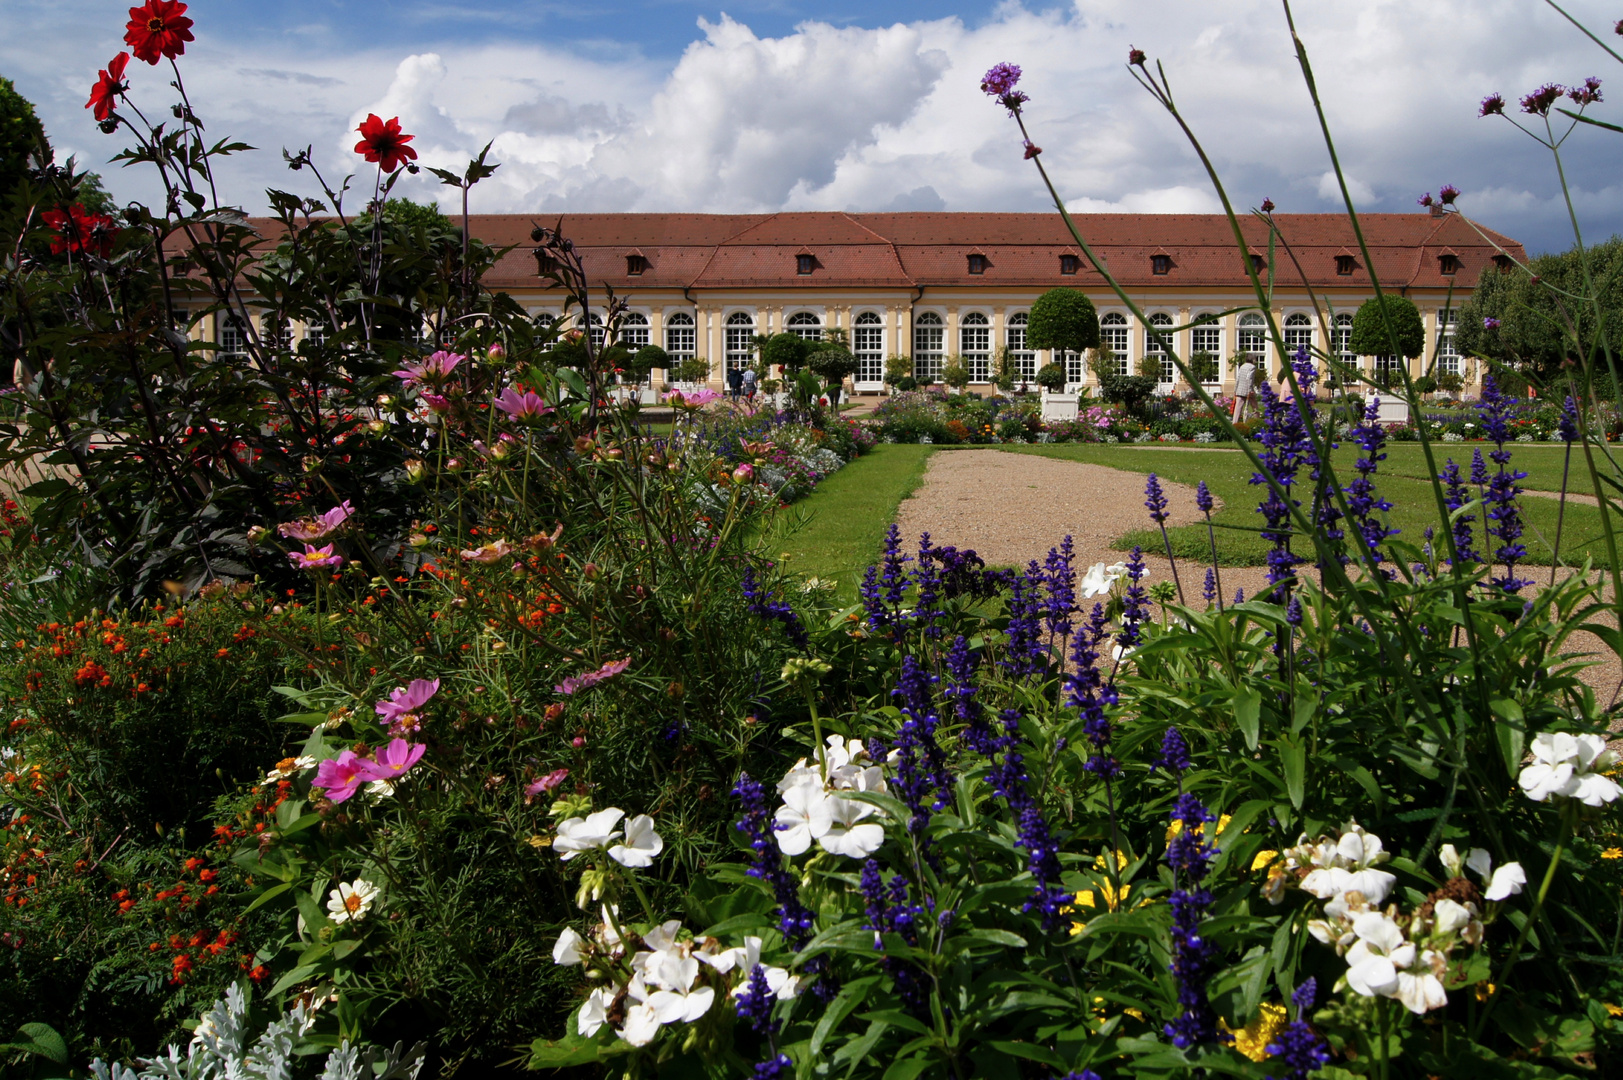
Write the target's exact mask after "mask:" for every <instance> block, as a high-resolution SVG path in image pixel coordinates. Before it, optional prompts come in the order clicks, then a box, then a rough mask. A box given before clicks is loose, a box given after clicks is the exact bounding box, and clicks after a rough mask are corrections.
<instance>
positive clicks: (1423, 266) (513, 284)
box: [254, 211, 1525, 293]
mask: <svg viewBox="0 0 1623 1080" xmlns="http://www.w3.org/2000/svg"><path fill="white" fill-rule="evenodd" d="M1075 220H1076V222H1077V226H1078V228H1079V229H1081V231H1082V234H1083V238H1084V239H1086V240H1087V241H1088V242H1089V244H1090V245H1092V246H1093V249H1094V251H1095V252H1096V253H1097V254H1098V255H1099V257H1100V258H1102V259H1103V260H1104V261H1105V264H1106V265H1107V266H1109V267H1110V269H1111V271H1112V272H1113V273H1114V274H1115V275H1116V277H1117V279H1118V280H1119V281H1120V282H1121V283H1122V284H1123V285H1125V286H1127V287H1129V288H1133V287H1155V288H1158V289H1178V288H1224V289H1244V288H1247V287H1248V281H1247V278H1246V275H1245V268H1244V264H1243V262H1242V260H1241V258H1240V257H1239V255H1238V254H1237V251H1236V248H1235V243H1234V235H1233V233H1232V231H1231V229H1230V226H1229V223H1228V221H1227V219H1225V218H1224V217H1223V216H1222V215H1219V214H1079V215H1076V216H1075ZM1274 220H1275V222H1276V223H1277V225H1278V227H1279V230H1280V234H1281V236H1282V237H1283V240H1284V242H1285V244H1288V245H1289V248H1290V251H1291V253H1293V254H1294V255H1295V257H1296V261H1297V262H1298V263H1300V265H1301V271H1300V272H1298V271H1297V269H1296V267H1295V266H1294V265H1293V264H1292V262H1291V260H1290V258H1289V257H1288V256H1287V254H1286V252H1285V250H1284V248H1283V247H1277V248H1276V251H1275V253H1274V258H1273V269H1274V273H1275V276H1276V281H1277V286H1278V287H1279V288H1281V289H1284V290H1287V291H1291V290H1295V289H1298V288H1300V286H1301V275H1302V274H1305V275H1306V277H1307V279H1308V281H1309V282H1310V283H1311V284H1312V286H1313V287H1314V288H1315V289H1322V288H1345V289H1356V290H1361V291H1367V290H1368V289H1369V287H1370V278H1369V273H1368V269H1367V267H1365V266H1364V257H1363V255H1362V254H1361V253H1360V252H1359V249H1358V241H1357V237H1356V236H1355V235H1354V233H1353V230H1352V227H1351V224H1350V223H1349V222H1348V220H1347V219H1346V217H1345V216H1343V215H1340V214H1276V215H1275V216H1274ZM1359 220H1360V223H1361V225H1362V226H1363V231H1364V239H1365V241H1366V243H1367V244H1368V246H1369V250H1370V255H1371V257H1372V259H1373V261H1374V264H1375V269H1376V271H1377V273H1378V274H1379V276H1380V280H1381V284H1382V286H1383V287H1384V288H1387V289H1394V290H1397V289H1410V288H1427V289H1446V288H1448V287H1449V286H1450V285H1453V286H1454V287H1455V288H1456V289H1457V290H1459V291H1460V292H1462V293H1465V292H1469V290H1470V289H1471V288H1472V286H1474V285H1475V283H1476V279H1477V275H1478V273H1479V272H1480V271H1481V269H1482V268H1483V267H1484V266H1486V265H1488V264H1489V263H1490V262H1491V261H1492V259H1493V257H1494V256H1495V255H1496V254H1497V253H1498V249H1497V248H1496V247H1495V246H1494V245H1495V244H1497V245H1498V246H1499V248H1502V249H1504V250H1505V251H1506V252H1508V253H1509V254H1511V255H1512V256H1514V257H1516V258H1518V259H1521V258H1525V253H1524V252H1523V250H1522V246H1521V244H1519V243H1518V242H1516V241H1515V240H1512V239H1510V238H1508V237H1505V236H1502V235H1500V234H1498V233H1495V232H1492V231H1491V230H1484V232H1485V234H1486V237H1487V238H1486V239H1484V238H1483V236H1479V235H1478V234H1477V233H1476V232H1475V231H1474V230H1473V229H1472V228H1471V226H1470V225H1468V224H1466V223H1465V222H1464V221H1463V220H1462V219H1461V218H1459V217H1458V216H1457V215H1454V214H1448V215H1444V216H1434V215H1432V214H1426V213H1415V214H1366V215H1364V216H1363V217H1362V218H1360V219H1359ZM254 224H255V225H256V226H258V227H260V228H261V229H262V230H264V231H266V232H267V234H270V233H272V232H274V231H275V229H276V223H275V222H274V221H272V220H268V219H255V220H254ZM537 224H541V225H547V226H556V227H560V228H561V230H562V232H563V235H564V236H566V237H568V238H569V239H570V240H571V241H573V242H574V244H575V246H576V248H577V249H578V250H579V251H580V253H581V255H582V258H583V260H584V262H585V266H586V271H587V274H588V276H589V277H590V279H591V280H592V281H593V282H594V283H597V282H607V283H608V284H610V285H612V286H614V288H615V289H616V290H619V291H625V290H648V289H682V288H687V289H694V290H706V289H730V290H735V289H759V288H773V289H778V288H782V289H806V290H828V289H839V288H897V289H916V288H918V287H920V286H923V287H934V286H973V287H976V288H999V287H1006V288H1016V289H1046V288H1052V287H1054V286H1059V285H1074V286H1077V287H1082V288H1087V287H1091V288H1094V289H1099V288H1103V287H1104V282H1103V279H1102V278H1101V277H1100V276H1099V274H1097V273H1096V272H1095V271H1094V270H1093V268H1092V267H1091V266H1090V265H1088V263H1087V261H1086V259H1084V260H1083V263H1082V267H1081V270H1080V272H1078V273H1076V274H1065V275H1062V274H1061V273H1060V259H1059V256H1060V255H1061V254H1065V253H1067V252H1071V253H1075V252H1078V248H1077V247H1076V245H1075V242H1074V241H1073V240H1072V239H1071V236H1070V233H1069V232H1068V231H1067V230H1066V228H1065V224H1064V222H1063V221H1061V219H1060V217H1059V215H1058V214H1054V213H1041V214H1004V213H944V212H933V211H932V212H919V213H897V214H889V213H884V214H848V213H841V212H838V211H818V212H804V213H800V212H797V213H779V214H564V215H562V216H561V217H560V216H558V215H530V214H475V215H473V218H472V231H473V234H474V235H475V236H477V237H479V238H480V239H482V240H485V241H486V242H488V243H491V244H494V245H496V246H509V245H511V246H513V248H514V250H513V251H511V252H509V253H508V255H507V256H506V257H505V258H503V259H502V260H501V261H500V262H499V263H498V264H497V266H496V267H495V268H494V269H493V271H492V272H491V273H490V274H489V275H487V277H486V284H488V285H490V286H492V287H495V288H500V289H507V290H532V289H541V288H543V287H544V285H545V283H544V282H542V281H541V280H540V279H539V278H538V277H537V276H536V268H535V260H534V258H533V257H532V255H531V253H530V252H531V248H532V246H533V244H532V242H531V240H530V230H531V229H532V228H534V227H535V226H536V225H537ZM1240 224H1241V230H1242V235H1243V236H1244V238H1245V241H1246V244H1247V246H1248V247H1249V248H1250V250H1252V251H1254V252H1257V253H1259V254H1265V253H1266V252H1267V251H1268V242H1269V237H1268V229H1267V227H1266V226H1265V225H1264V224H1263V223H1262V222H1261V221H1259V220H1257V219H1255V218H1244V219H1242V220H1241V223H1240ZM972 251H974V252H979V253H981V254H984V255H985V256H986V261H987V265H986V269H985V272H984V273H980V274H970V273H969V272H968V259H967V256H968V255H969V253H970V252H972ZM806 253H810V254H811V255H813V256H814V257H815V259H816V263H815V269H814V270H813V272H812V273H810V274H800V273H798V272H797V271H798V267H797V259H796V256H797V255H800V254H806ZM1444 253H1452V254H1454V255H1456V256H1457V257H1458V259H1459V268H1458V271H1457V273H1455V274H1454V275H1452V276H1445V275H1444V274H1442V272H1441V268H1440V263H1439V259H1438V256H1439V255H1441V254H1444ZM631 254H641V255H642V256H643V257H644V258H645V259H646V260H647V267H646V269H645V270H644V272H643V273H641V274H639V275H636V276H629V275H627V273H626V256H627V255H631ZM1153 254H1167V255H1170V256H1171V257H1172V268H1171V271H1170V272H1169V273H1167V274H1152V272H1151V259H1150V256H1151V255H1153ZM1348 254H1350V255H1352V256H1353V257H1354V259H1355V269H1354V271H1353V273H1352V274H1350V275H1339V274H1337V273H1336V256H1337V255H1348Z"/></svg>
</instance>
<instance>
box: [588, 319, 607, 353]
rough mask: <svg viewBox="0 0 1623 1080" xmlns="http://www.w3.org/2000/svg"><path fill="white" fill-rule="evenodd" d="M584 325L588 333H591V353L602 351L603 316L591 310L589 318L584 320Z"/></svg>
mask: <svg viewBox="0 0 1623 1080" xmlns="http://www.w3.org/2000/svg"><path fill="white" fill-rule="evenodd" d="M586 325H587V326H588V327H589V330H588V333H590V334H591V335H592V352H593V354H594V355H595V354H596V353H599V352H602V351H603V316H601V315H599V314H598V313H597V312H595V311H594V312H592V315H591V318H589V319H588V320H587V321H586Z"/></svg>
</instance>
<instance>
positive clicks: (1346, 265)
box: [1336, 255, 1358, 277]
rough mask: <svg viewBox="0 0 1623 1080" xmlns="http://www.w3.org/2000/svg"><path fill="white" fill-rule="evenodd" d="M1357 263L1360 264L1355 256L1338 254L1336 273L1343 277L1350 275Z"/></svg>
mask: <svg viewBox="0 0 1623 1080" xmlns="http://www.w3.org/2000/svg"><path fill="white" fill-rule="evenodd" d="M1357 265H1358V264H1357V262H1356V261H1355V260H1354V259H1353V257H1352V256H1351V255H1337V256H1336V273H1337V274H1340V275H1341V276H1342V277H1348V276H1349V275H1351V274H1352V272H1353V268H1354V267H1356V266H1357Z"/></svg>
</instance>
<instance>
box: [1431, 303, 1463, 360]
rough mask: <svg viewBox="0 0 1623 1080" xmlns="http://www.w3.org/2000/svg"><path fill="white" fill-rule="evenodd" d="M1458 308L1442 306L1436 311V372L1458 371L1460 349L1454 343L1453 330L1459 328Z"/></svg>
mask: <svg viewBox="0 0 1623 1080" xmlns="http://www.w3.org/2000/svg"><path fill="white" fill-rule="evenodd" d="M1459 321H1460V311H1459V308H1443V309H1441V310H1440V311H1438V312H1437V374H1439V375H1458V374H1459V373H1460V350H1459V349H1458V348H1457V347H1456V346H1455V345H1454V331H1455V330H1457V329H1458V328H1459Z"/></svg>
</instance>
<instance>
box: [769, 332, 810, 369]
mask: <svg viewBox="0 0 1623 1080" xmlns="http://www.w3.org/2000/svg"><path fill="white" fill-rule="evenodd" d="M755 344H756V347H757V348H759V349H760V350H761V363H763V364H766V365H768V367H769V368H770V367H771V366H773V365H776V366H777V367H780V368H782V369H783V370H784V371H786V372H789V371H799V370H800V369H801V367H802V366H803V365H804V364H805V363H806V357H807V355H808V353H809V352H810V351H811V342H809V341H807V340H806V339H805V338H803V337H801V336H800V335H799V334H791V333H789V332H788V331H784V332H783V333H779V334H773V335H771V336H770V337H757V338H756V339H755Z"/></svg>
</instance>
